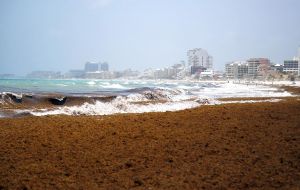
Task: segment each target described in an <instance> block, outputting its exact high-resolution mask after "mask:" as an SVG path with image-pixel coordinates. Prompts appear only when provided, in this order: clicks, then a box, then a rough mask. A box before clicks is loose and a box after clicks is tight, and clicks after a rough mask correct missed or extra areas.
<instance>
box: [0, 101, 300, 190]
mask: <svg viewBox="0 0 300 190" xmlns="http://www.w3.org/2000/svg"><path fill="white" fill-rule="evenodd" d="M0 139H1V143H0V189H130V188H136V189H228V188H231V189H246V188H254V189H255V188H258V189H299V188H300V180H299V179H300V172H299V171H300V101H299V98H297V97H295V98H289V99H286V100H283V101H280V102H273V103H270V102H264V103H253V104H226V105H217V106H202V107H199V108H195V109H190V110H183V111H178V112H166V113H147V114H124V115H122V114H120V115H114V116H46V117H31V116H29V117H22V118H6V119H0Z"/></svg>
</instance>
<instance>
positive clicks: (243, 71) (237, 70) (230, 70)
mask: <svg viewBox="0 0 300 190" xmlns="http://www.w3.org/2000/svg"><path fill="white" fill-rule="evenodd" d="M225 72H226V77H227V78H231V79H241V78H244V77H247V75H248V62H247V61H234V62H232V63H228V64H226V65H225Z"/></svg>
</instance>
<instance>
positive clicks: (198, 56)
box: [187, 48, 213, 69]
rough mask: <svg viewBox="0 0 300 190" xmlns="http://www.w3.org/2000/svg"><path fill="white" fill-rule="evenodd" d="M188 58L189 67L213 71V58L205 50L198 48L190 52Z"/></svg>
mask: <svg viewBox="0 0 300 190" xmlns="http://www.w3.org/2000/svg"><path fill="white" fill-rule="evenodd" d="M187 56H188V65H189V66H197V67H198V66H200V67H203V68H205V69H212V67H213V58H212V56H210V55H209V54H208V53H207V51H206V50H205V49H201V48H196V49H192V50H189V51H188V52H187Z"/></svg>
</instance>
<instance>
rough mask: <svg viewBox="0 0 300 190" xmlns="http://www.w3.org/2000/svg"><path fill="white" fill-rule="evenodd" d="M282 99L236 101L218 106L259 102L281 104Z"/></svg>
mask: <svg viewBox="0 0 300 190" xmlns="http://www.w3.org/2000/svg"><path fill="white" fill-rule="evenodd" d="M280 101H282V99H276V98H272V99H267V100H236V101H219V102H218V103H217V104H235V103H239V104H244V103H258V102H280Z"/></svg>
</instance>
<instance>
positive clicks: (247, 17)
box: [0, 0, 300, 75]
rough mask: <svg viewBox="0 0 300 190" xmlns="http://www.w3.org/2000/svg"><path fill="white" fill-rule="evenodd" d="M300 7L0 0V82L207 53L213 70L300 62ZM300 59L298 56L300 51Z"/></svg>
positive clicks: (272, 1) (274, 1) (270, 2)
mask: <svg viewBox="0 0 300 190" xmlns="http://www.w3.org/2000/svg"><path fill="white" fill-rule="evenodd" d="M299 7H300V1H299V0H286V1H282V0H264V1H262V0H252V1H247V2H246V1H240V0H224V1H218V0H186V1H180V0H165V1H161V0H153V1H146V0H75V1H72V0H66V1H60V0H51V1H50V0H48V1H38V0H27V1H22V0H2V1H0V74H3V73H12V74H17V75H25V74H27V73H29V72H31V71H34V70H51V71H61V72H67V71H68V70H70V69H82V65H84V64H85V63H86V62H87V61H90V62H98V61H99V60H101V61H107V62H108V63H109V65H110V69H111V70H124V69H127V68H132V69H137V70H140V71H142V70H144V69H147V68H150V67H151V68H162V67H168V66H170V65H173V64H176V63H180V61H181V60H184V61H185V62H186V63H187V61H188V60H187V51H188V50H190V49H194V48H203V49H205V50H207V51H208V52H209V54H210V55H211V56H212V57H213V65H214V69H215V70H224V65H225V64H226V63H228V62H230V61H233V60H245V59H248V58H251V57H264V58H269V59H270V60H271V61H272V62H274V63H280V64H283V62H284V60H286V59H292V58H293V57H294V56H297V54H299V53H298V51H299V49H298V48H299V46H300V25H299V24H298V23H299V20H300V11H299ZM299 52H300V51H299Z"/></svg>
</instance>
